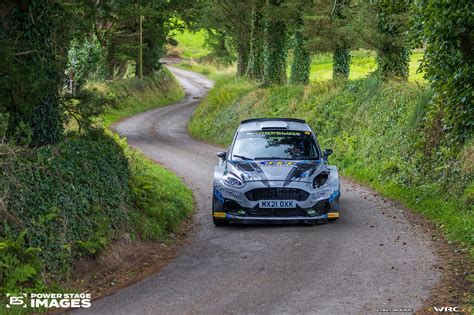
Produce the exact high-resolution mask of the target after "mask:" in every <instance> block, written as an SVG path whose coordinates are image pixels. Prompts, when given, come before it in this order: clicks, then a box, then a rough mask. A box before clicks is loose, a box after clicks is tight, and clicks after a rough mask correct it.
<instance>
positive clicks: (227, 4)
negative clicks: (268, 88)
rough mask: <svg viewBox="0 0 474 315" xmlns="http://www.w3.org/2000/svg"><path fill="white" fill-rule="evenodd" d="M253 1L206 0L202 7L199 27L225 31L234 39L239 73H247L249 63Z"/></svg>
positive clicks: (233, 43) (233, 44)
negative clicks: (250, 8)
mask: <svg viewBox="0 0 474 315" xmlns="http://www.w3.org/2000/svg"><path fill="white" fill-rule="evenodd" d="M252 1H253V0H240V1H231V0H206V1H203V2H202V3H201V7H200V14H201V19H200V21H199V22H198V23H197V24H198V25H199V27H201V28H204V29H211V30H218V31H219V32H225V33H226V34H227V35H228V36H229V37H230V38H231V39H232V46H233V49H234V51H235V52H236V53H237V75H245V73H246V72H247V66H248V63H249V55H250V37H251V10H249V7H252Z"/></svg>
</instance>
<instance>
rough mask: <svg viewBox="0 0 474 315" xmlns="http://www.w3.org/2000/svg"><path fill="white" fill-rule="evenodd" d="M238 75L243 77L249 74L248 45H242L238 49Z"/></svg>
mask: <svg viewBox="0 0 474 315" xmlns="http://www.w3.org/2000/svg"><path fill="white" fill-rule="evenodd" d="M237 55H238V56H237V75H239V76H243V75H245V73H246V72H247V65H248V60H249V49H248V45H247V43H240V44H239V45H238V47H237Z"/></svg>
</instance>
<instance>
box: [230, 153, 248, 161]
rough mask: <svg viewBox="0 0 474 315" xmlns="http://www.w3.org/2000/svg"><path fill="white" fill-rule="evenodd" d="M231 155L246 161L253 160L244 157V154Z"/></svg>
mask: <svg viewBox="0 0 474 315" xmlns="http://www.w3.org/2000/svg"><path fill="white" fill-rule="evenodd" d="M232 156H234V157H237V158H239V159H242V160H246V161H253V159H251V158H249V157H246V156H243V155H237V154H233V155H232Z"/></svg>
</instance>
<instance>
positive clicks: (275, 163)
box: [258, 161, 297, 167]
mask: <svg viewBox="0 0 474 315" xmlns="http://www.w3.org/2000/svg"><path fill="white" fill-rule="evenodd" d="M258 164H260V165H262V166H283V167H284V166H294V165H296V164H297V162H294V161H261V162H258Z"/></svg>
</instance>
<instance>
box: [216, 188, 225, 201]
mask: <svg viewBox="0 0 474 315" xmlns="http://www.w3.org/2000/svg"><path fill="white" fill-rule="evenodd" d="M214 196H215V197H216V199H217V200H219V201H220V202H224V196H222V194H221V193H220V191H218V190H217V189H215V188H214Z"/></svg>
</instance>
